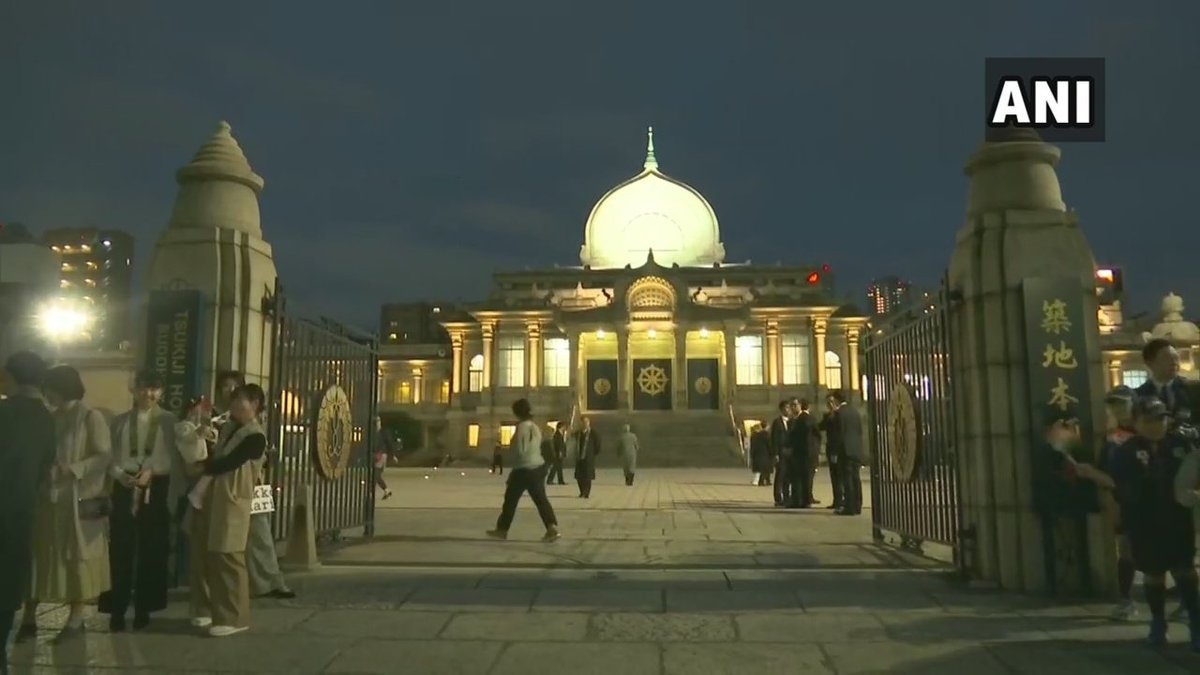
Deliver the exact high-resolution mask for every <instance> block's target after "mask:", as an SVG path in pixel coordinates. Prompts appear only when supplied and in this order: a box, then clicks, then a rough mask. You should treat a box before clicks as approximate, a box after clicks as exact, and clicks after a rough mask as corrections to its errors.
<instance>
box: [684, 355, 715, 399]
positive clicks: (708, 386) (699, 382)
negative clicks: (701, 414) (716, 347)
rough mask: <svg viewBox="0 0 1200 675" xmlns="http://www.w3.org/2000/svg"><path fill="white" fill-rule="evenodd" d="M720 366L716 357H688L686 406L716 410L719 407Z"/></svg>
mask: <svg viewBox="0 0 1200 675" xmlns="http://www.w3.org/2000/svg"><path fill="white" fill-rule="evenodd" d="M720 367H721V364H720V362H719V361H718V360H717V359H688V361H687V371H688V390H687V392H688V408H690V409H691V410H717V409H718V408H720V407H721V371H720Z"/></svg>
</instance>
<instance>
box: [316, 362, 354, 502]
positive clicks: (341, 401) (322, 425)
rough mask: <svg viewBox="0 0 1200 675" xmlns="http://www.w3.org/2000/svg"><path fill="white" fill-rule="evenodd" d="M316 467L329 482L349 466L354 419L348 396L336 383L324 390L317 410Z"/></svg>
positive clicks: (338, 476)
mask: <svg viewBox="0 0 1200 675" xmlns="http://www.w3.org/2000/svg"><path fill="white" fill-rule="evenodd" d="M316 435H317V439H316V441H317V442H316V446H317V468H318V469H320V471H321V475H322V476H324V477H325V478H327V479H329V480H337V479H339V478H341V477H342V474H344V473H345V472H346V467H347V466H348V465H349V464H350V453H351V447H352V444H353V442H354V441H353V438H354V419H353V418H352V417H351V415H350V397H348V396H346V392H345V390H344V389H342V388H341V387H339V386H337V385H336V384H335V385H333V386H332V387H330V388H328V389H326V390H325V393H324V394H323V395H322V396H321V404H320V406H319V407H318V409H317V424H316Z"/></svg>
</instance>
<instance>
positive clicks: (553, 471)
mask: <svg viewBox="0 0 1200 675" xmlns="http://www.w3.org/2000/svg"><path fill="white" fill-rule="evenodd" d="M556 477H557V478H556ZM550 483H558V484H559V485H566V484H567V481H566V479H564V478H563V462H562V460H561V459H556V460H554V461H553V462H551V463H550V471H548V472H547V473H546V484H547V485H549V484H550Z"/></svg>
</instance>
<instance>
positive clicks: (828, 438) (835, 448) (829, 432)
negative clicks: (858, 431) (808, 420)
mask: <svg viewBox="0 0 1200 675" xmlns="http://www.w3.org/2000/svg"><path fill="white" fill-rule="evenodd" d="M817 429H819V430H820V431H823V432H824V433H825V457H826V458H828V459H829V460H830V463H832V462H833V460H834V459H835V458H837V457H841V456H842V453H843V452H845V449H846V448H845V444H844V443H843V442H842V426H841V425H840V424H838V423H837V416H836V415H835V414H834V413H833V412H832V411H830V412H827V413H825V416H824V417H822V418H821V421H820V422H819V423H817Z"/></svg>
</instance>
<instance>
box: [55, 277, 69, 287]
mask: <svg viewBox="0 0 1200 675" xmlns="http://www.w3.org/2000/svg"><path fill="white" fill-rule="evenodd" d="M58 286H59V288H70V287H71V282H70V281H67V280H66V279H63V280H62V281H60V282H58Z"/></svg>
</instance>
